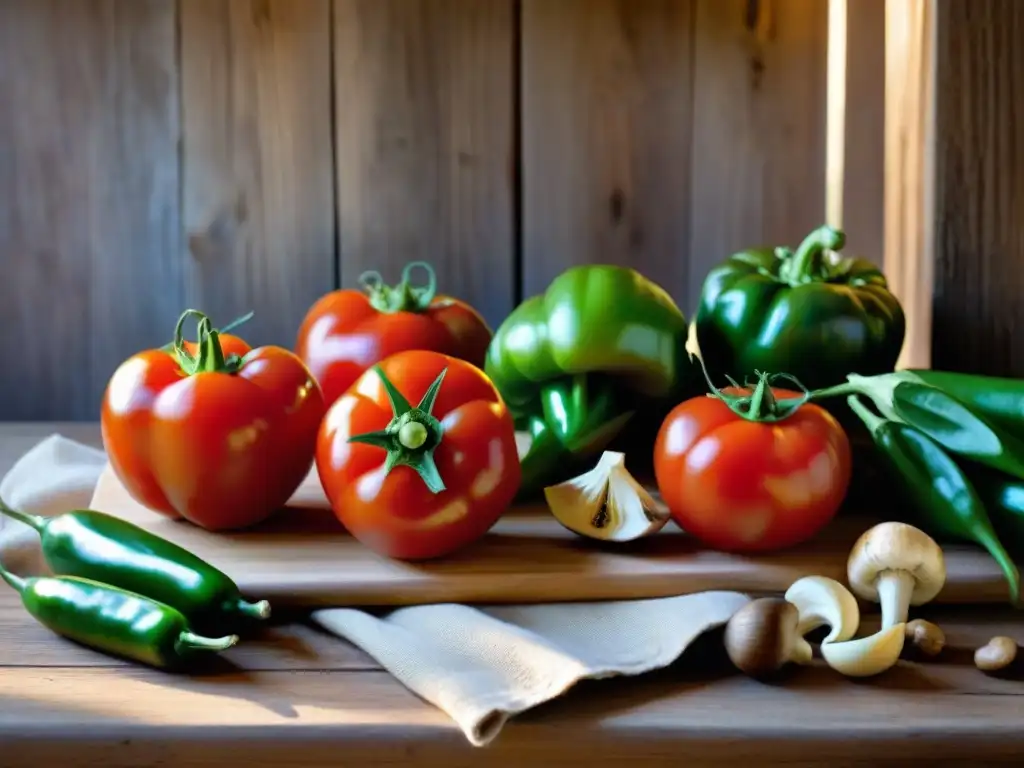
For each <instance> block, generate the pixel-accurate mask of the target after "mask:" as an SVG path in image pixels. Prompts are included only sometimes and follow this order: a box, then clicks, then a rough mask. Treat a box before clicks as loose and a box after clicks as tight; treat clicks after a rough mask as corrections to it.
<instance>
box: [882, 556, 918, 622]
mask: <svg viewBox="0 0 1024 768" xmlns="http://www.w3.org/2000/svg"><path fill="white" fill-rule="evenodd" d="M915 584H916V580H915V579H914V577H913V575H912V574H910V573H908V572H907V571H904V570H892V571H882V572H881V573H880V574H878V578H877V580H876V581H875V587H876V589H877V590H878V602H879V603H880V604H881V606H882V629H892V628H893V627H895V626H896V625H897V624H903V623H905V622H906V620H907V614H908V613H909V612H910V598H911V596H912V595H913V594H914V586H915Z"/></svg>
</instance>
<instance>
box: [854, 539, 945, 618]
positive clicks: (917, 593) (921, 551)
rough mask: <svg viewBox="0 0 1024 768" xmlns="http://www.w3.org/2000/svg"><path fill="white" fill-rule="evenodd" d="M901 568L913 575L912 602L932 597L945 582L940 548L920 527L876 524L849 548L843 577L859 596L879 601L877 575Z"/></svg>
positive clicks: (923, 600)
mask: <svg viewBox="0 0 1024 768" xmlns="http://www.w3.org/2000/svg"><path fill="white" fill-rule="evenodd" d="M884 571H904V572H906V573H909V574H910V575H911V576H912V577H913V578H914V591H913V593H912V594H911V597H910V604H911V605H923V604H924V603H927V602H929V601H930V600H933V599H934V598H935V596H936V595H938V594H939V592H941V591H942V587H943V585H944V584H945V583H946V559H945V557H944V556H943V554H942V548H941V547H940V546H939V545H938V544H936V543H935V540H934V539H933V538H932V537H931V536H929V535H928V534H927V533H925V532H924V531H922V530H921V529H920V528H915V527H914V526H912V525H907V524H906V523H879V524H878V525H876V526H875V527H874V528H871V529H869V530H867V531H865V532H864V533H863V534H861V537H860V538H859V539H857V543H856V544H854V545H853V549H851V550H850V558H849V560H848V561H847V564H846V576H847V579H848V580H849V582H850V589H852V590H853V592H854V593H855V594H856V595H857V596H858V597H860V598H862V599H864V600H871V601H872V602H878V587H877V585H876V581H877V579H878V575H879V574H880V573H882V572H884Z"/></svg>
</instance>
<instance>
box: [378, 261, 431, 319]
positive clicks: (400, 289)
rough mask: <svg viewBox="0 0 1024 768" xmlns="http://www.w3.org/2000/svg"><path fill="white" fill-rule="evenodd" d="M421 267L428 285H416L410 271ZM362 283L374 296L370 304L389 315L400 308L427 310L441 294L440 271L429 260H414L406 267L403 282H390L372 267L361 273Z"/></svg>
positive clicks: (399, 310)
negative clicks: (439, 284) (438, 294)
mask: <svg viewBox="0 0 1024 768" xmlns="http://www.w3.org/2000/svg"><path fill="white" fill-rule="evenodd" d="M416 267H419V268H420V269H422V270H423V271H424V272H426V273H427V284H426V285H420V286H417V285H413V283H412V280H411V279H410V275H411V274H412V271H413V269H415V268H416ZM359 284H360V285H361V286H362V287H363V289H364V290H366V292H367V294H369V297H370V306H372V307H373V308H374V309H376V310H377V311H378V312H381V313H383V314H386V315H391V314H394V313H396V312H424V311H426V309H427V307H429V306H430V302H432V301H433V300H434V296H435V295H436V294H437V275H436V274H435V273H434V268H433V267H432V266H430V264H428V263H427V262H425V261H412V262H409V263H408V264H406V265H405V269H403V270H402V282H400V283H399V284H398V285H394V286H392V285H387V284H386V283H385V282H384V278H383V277H381V274H380V272H377V271H376V270H369V271H367V272H363V274H362V275H360V276H359Z"/></svg>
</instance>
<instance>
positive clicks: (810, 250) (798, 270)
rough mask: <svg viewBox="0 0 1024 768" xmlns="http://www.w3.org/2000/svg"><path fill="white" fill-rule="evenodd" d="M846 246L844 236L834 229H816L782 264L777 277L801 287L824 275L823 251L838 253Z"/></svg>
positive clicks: (825, 227)
mask: <svg viewBox="0 0 1024 768" xmlns="http://www.w3.org/2000/svg"><path fill="white" fill-rule="evenodd" d="M845 244H846V234H845V233H844V232H843V231H842V230H840V229H836V228H835V227H830V226H827V225H826V226H823V227H818V228H817V229H816V230H814V231H813V232H811V233H810V234H809V235H807V237H805V238H804V240H803V242H802V243H800V245H799V246H798V247H797V249H796V253H795V254H793V257H792V258H790V259H787V260H786V261H785V262H783V264H782V266H781V267H780V268H779V277H780V278H782V280H783V281H784V282H786V283H789V284H790V285H802V284H803V283H810V282H813V281H814V280H816V279H820V278H821V277H822V276H823V275H824V269H823V267H824V264H823V263H822V260H823V258H824V256H825V251H826V250H830V251H838V250H839V249H841V248H842V247H843V246H844V245H845Z"/></svg>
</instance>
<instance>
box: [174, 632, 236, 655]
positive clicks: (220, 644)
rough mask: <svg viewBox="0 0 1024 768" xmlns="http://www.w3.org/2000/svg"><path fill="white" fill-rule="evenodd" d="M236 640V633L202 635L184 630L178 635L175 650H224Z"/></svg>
mask: <svg viewBox="0 0 1024 768" xmlns="http://www.w3.org/2000/svg"><path fill="white" fill-rule="evenodd" d="M237 642H238V635H225V636H224V637H203V636H202V635H197V634H195V633H194V632H189V631H187V630H186V631H185V632H182V633H181V634H180V635H178V640H177V641H176V642H175V644H174V645H175V650H177V651H178V652H179V653H181V652H182V651H226V650H227V649H228V648H230V647H231V646H233V645H234V644H235V643H237Z"/></svg>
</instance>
